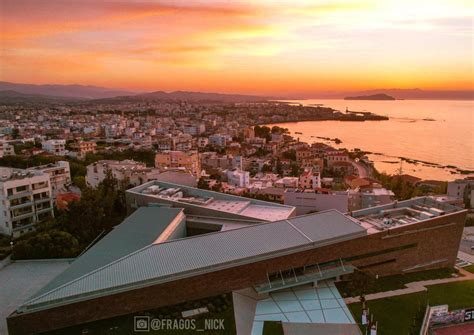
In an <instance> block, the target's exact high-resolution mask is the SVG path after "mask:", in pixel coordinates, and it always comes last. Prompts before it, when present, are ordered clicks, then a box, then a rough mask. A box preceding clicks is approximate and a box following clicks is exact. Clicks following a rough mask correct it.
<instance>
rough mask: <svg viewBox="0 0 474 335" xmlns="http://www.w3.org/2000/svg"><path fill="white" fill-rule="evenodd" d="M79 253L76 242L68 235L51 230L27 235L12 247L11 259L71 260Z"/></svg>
mask: <svg viewBox="0 0 474 335" xmlns="http://www.w3.org/2000/svg"><path fill="white" fill-rule="evenodd" d="M79 252H80V248H79V242H78V240H77V239H76V238H75V237H74V236H72V235H71V234H70V233H67V232H65V231H61V230H57V229H53V230H49V231H44V232H36V233H32V234H28V235H27V236H25V238H22V239H20V240H18V241H17V242H16V243H15V244H14V247H13V255H12V258H13V259H43V258H72V257H76V256H77V254H78V253H79Z"/></svg>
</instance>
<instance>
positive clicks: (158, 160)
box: [155, 150, 201, 179]
mask: <svg viewBox="0 0 474 335" xmlns="http://www.w3.org/2000/svg"><path fill="white" fill-rule="evenodd" d="M155 167H157V168H159V169H161V170H166V169H169V168H172V169H174V168H184V169H186V170H187V171H189V172H190V173H191V174H193V175H194V176H196V178H197V179H199V178H201V161H200V159H199V154H198V153H197V152H194V151H190V152H184V151H170V150H166V151H163V152H159V153H157V154H156V156H155Z"/></svg>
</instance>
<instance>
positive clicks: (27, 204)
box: [10, 200, 33, 210]
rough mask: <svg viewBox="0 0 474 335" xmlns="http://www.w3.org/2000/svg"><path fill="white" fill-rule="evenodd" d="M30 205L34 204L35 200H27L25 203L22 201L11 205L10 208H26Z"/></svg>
mask: <svg viewBox="0 0 474 335" xmlns="http://www.w3.org/2000/svg"><path fill="white" fill-rule="evenodd" d="M30 206H33V201H31V200H30V201H27V202H24V203H21V204H18V205H13V206H12V205H10V209H12V210H14V209H20V208H25V207H30Z"/></svg>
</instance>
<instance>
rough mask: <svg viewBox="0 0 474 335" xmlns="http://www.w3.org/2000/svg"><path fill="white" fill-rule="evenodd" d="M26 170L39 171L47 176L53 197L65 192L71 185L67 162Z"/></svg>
mask: <svg viewBox="0 0 474 335" xmlns="http://www.w3.org/2000/svg"><path fill="white" fill-rule="evenodd" d="M27 170H28V171H41V172H43V173H45V174H47V175H48V176H49V182H50V184H51V190H52V194H53V196H54V197H56V196H57V194H58V193H63V192H66V191H67V187H68V186H69V185H71V169H70V168H69V162H67V161H58V162H56V163H50V164H46V165H40V166H35V167H32V168H29V169H27Z"/></svg>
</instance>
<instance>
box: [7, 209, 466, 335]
mask: <svg viewBox="0 0 474 335" xmlns="http://www.w3.org/2000/svg"><path fill="white" fill-rule="evenodd" d="M465 216H466V213H465V212H458V213H454V214H450V215H447V216H443V217H438V218H436V219H431V220H427V221H425V222H421V223H418V224H416V225H408V226H402V227H399V228H397V229H393V230H390V231H385V232H381V233H377V234H371V235H368V236H364V237H360V238H357V239H354V240H350V241H345V242H340V243H337V244H333V245H327V246H322V247H319V248H315V249H312V250H308V251H304V252H299V253H295V254H291V255H287V256H282V257H278V258H273V259H269V260H265V261H260V262H257V263H251V264H247V265H242V266H239V267H234V268H229V269H225V270H220V271H216V272H212V273H207V274H202V275H199V276H195V277H190V278H185V279H180V280H176V281H173V282H168V283H164V284H159V285H155V286H150V287H145V288H140V289H135V290H132V291H128V292H123V293H118V294H114V295H109V296H105V297H101V298H97V299H92V300H87V301H82V302H77V303H73V304H69V305H65V306H60V307H56V308H51V309H48V310H44V311H38V312H34V313H27V314H15V313H14V314H12V315H10V317H9V318H8V319H7V322H8V327H9V331H10V334H12V335H16V334H31V333H37V332H44V331H48V330H53V329H58V328H64V327H68V326H72V325H77V324H82V323H86V322H91V321H96V320H100V319H108V318H111V317H115V316H120V315H126V314H131V313H137V314H138V312H140V311H144V310H148V309H154V308H157V307H162V306H167V305H173V304H178V303H181V302H185V301H189V300H194V299H201V298H205V297H209V296H214V295H217V294H222V293H226V292H230V291H233V290H238V289H242V288H245V287H249V286H252V285H254V284H256V283H261V282H264V281H266V273H267V272H269V273H271V272H276V271H278V270H285V269H289V268H291V267H300V266H304V265H308V264H314V263H323V262H327V261H331V260H334V259H339V258H343V259H344V258H347V257H351V256H360V255H367V254H370V253H376V252H380V251H382V250H386V249H390V248H398V247H400V246H403V245H405V246H407V245H408V246H410V245H413V244H414V246H411V247H407V248H404V249H399V250H396V251H392V252H385V253H381V254H377V255H372V256H367V257H364V258H360V259H356V260H354V261H352V262H351V263H352V264H354V265H355V266H368V267H367V268H366V269H367V271H371V272H372V273H374V274H379V275H381V276H383V275H389V274H395V273H400V272H402V271H403V270H405V269H407V268H409V267H413V266H415V265H419V264H421V265H424V266H423V267H420V268H418V269H416V270H424V269H430V268H441V267H446V266H453V265H454V262H455V260H456V255H457V250H458V247H459V242H460V239H461V235H462V230H463V228H464V220H465ZM393 259H395V261H391V262H386V263H383V264H380V265H375V266H370V265H371V264H376V263H381V262H384V261H387V260H393ZM439 260H441V261H440V262H437V263H433V264H430V262H433V261H439Z"/></svg>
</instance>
